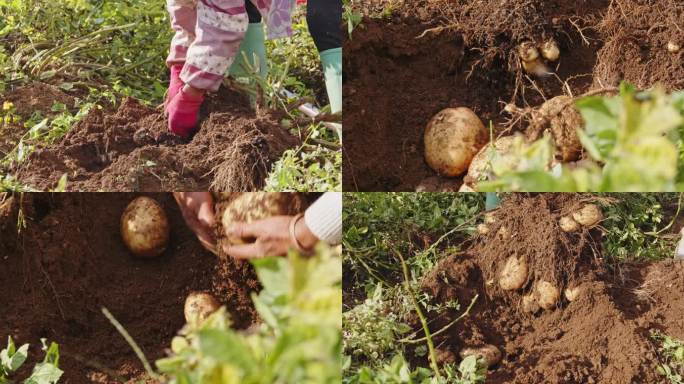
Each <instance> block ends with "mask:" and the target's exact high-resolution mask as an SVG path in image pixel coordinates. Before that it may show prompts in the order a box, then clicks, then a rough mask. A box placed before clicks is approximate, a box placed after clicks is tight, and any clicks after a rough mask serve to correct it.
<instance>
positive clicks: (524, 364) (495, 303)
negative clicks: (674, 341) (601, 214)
mask: <svg viewBox="0 0 684 384" xmlns="http://www.w3.org/2000/svg"><path fill="white" fill-rule="evenodd" d="M584 199H585V198H583V197H578V196H577V195H569V194H558V195H552V194H548V195H536V196H520V195H516V196H512V197H511V198H509V199H506V200H504V202H503V203H502V206H501V207H500V208H499V209H498V210H496V211H494V217H495V218H496V222H495V223H494V224H489V228H490V231H489V232H488V233H487V234H485V235H476V237H475V238H474V239H472V240H471V241H470V243H469V246H467V247H466V251H464V252H463V253H460V254H453V255H450V256H448V257H445V258H444V259H442V260H441V261H440V262H439V263H438V265H437V266H436V267H435V269H434V270H433V271H431V272H430V273H429V274H428V275H427V276H426V277H425V279H424V280H423V281H422V289H423V290H424V291H425V292H427V293H429V294H430V295H431V296H432V297H434V302H435V303H444V302H446V301H450V300H454V299H457V300H458V302H459V303H460V305H461V309H460V310H459V311H458V312H454V311H452V312H446V313H444V314H440V315H432V316H431V318H430V319H429V321H430V324H431V325H430V327H431V330H432V332H433V333H434V332H436V331H437V330H439V329H441V328H442V327H444V326H446V325H447V324H449V323H450V322H451V321H452V320H454V319H456V318H457V317H458V316H459V315H460V314H461V313H462V311H463V310H464V309H465V308H466V307H467V305H468V304H469V303H470V302H471V300H472V299H473V298H474V297H475V295H479V297H478V299H477V301H476V302H475V304H474V306H473V307H472V309H471V311H470V313H469V314H468V315H467V316H466V317H464V318H463V319H461V320H460V321H458V322H457V323H455V324H454V325H453V326H452V327H451V328H449V329H448V331H446V332H443V333H441V334H439V335H437V336H435V337H434V341H435V346H436V348H437V355H438V360H440V363H445V362H455V363H458V361H460V357H458V356H459V353H460V351H461V350H462V349H463V348H466V347H480V346H483V345H485V344H492V345H494V346H496V347H497V348H498V349H499V350H500V351H501V352H502V354H503V358H502V360H501V361H500V362H499V363H498V364H496V365H494V366H493V367H491V368H490V369H489V372H488V375H487V382H488V383H606V384H607V383H611V384H628V383H665V382H666V380H665V379H664V377H663V376H660V375H659V374H658V373H657V372H656V367H657V365H658V364H659V360H658V355H657V346H656V344H655V343H654V342H653V341H651V339H650V338H649V334H650V332H651V331H652V330H657V331H661V332H663V333H665V334H667V335H669V336H671V337H675V338H678V339H683V338H684V316H682V314H684V295H682V292H684V262H682V261H674V260H669V261H662V262H654V263H644V264H621V265H620V266H618V267H617V268H609V267H608V266H607V265H606V264H605V263H604V262H603V258H602V257H601V247H600V239H601V230H600V228H598V227H594V228H582V229H580V230H579V231H576V232H571V233H566V232H563V231H562V230H561V229H560V227H559V225H558V219H559V218H560V217H561V216H564V215H567V214H568V213H570V212H573V211H575V210H576V209H577V208H579V207H581V206H582V205H583V204H586V203H588V201H587V200H584ZM502 228H505V229H503V230H502ZM511 255H515V256H517V257H519V258H525V259H526V260H527V262H528V265H529V274H528V279H527V281H526V283H525V284H524V286H523V288H521V289H518V290H512V291H503V290H502V289H501V288H500V287H499V284H498V281H499V279H498V276H499V271H500V269H501V268H502V265H503V264H504V262H505V260H506V259H507V258H508V257H509V256H511ZM539 281H549V282H552V283H553V284H555V285H556V286H557V287H560V292H561V299H560V300H559V301H558V302H557V304H556V305H555V306H554V307H553V308H551V309H544V310H539V311H537V312H534V313H530V312H529V311H526V310H525V309H524V306H523V304H522V297H523V295H525V294H527V293H528V292H531V291H532V290H533V289H534V286H535V284H536V283H537V282H539ZM577 286H579V287H580V288H579V289H580V290H579V295H578V297H577V298H576V299H573V301H571V302H570V301H568V300H567V299H566V298H565V297H564V294H563V291H564V289H565V288H566V287H577ZM414 328H415V329H417V330H418V329H420V325H419V324H418V323H417V322H416V324H414ZM418 335H419V336H421V335H422V332H420V333H418ZM416 337H418V336H416ZM414 363H416V364H419V365H427V361H424V360H420V359H417V358H416V361H414Z"/></svg>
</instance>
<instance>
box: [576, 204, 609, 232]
mask: <svg viewBox="0 0 684 384" xmlns="http://www.w3.org/2000/svg"><path fill="white" fill-rule="evenodd" d="M572 218H573V219H574V220H575V221H576V222H578V223H579V224H581V225H582V226H584V227H593V226H595V225H596V224H598V223H599V222H600V221H601V220H603V212H602V211H601V208H599V206H598V205H596V204H587V205H585V206H583V207H582V208H581V209H580V210H578V211H577V212H574V213H573V214H572Z"/></svg>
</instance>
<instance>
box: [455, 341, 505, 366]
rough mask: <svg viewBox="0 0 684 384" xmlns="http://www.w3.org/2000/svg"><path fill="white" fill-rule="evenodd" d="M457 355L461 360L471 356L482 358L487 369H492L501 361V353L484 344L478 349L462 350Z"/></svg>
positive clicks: (492, 346)
mask: <svg viewBox="0 0 684 384" xmlns="http://www.w3.org/2000/svg"><path fill="white" fill-rule="evenodd" d="M459 355H460V356H461V358H463V359H465V358H466V357H468V356H473V355H474V356H477V357H478V358H482V359H484V361H485V362H486V363H487V367H492V366H494V365H496V364H497V363H498V362H499V361H501V351H500V350H499V348H497V347H495V346H494V345H491V344H485V345H484V346H482V347H479V348H472V347H471V348H463V349H462V350H461V352H460V353H459Z"/></svg>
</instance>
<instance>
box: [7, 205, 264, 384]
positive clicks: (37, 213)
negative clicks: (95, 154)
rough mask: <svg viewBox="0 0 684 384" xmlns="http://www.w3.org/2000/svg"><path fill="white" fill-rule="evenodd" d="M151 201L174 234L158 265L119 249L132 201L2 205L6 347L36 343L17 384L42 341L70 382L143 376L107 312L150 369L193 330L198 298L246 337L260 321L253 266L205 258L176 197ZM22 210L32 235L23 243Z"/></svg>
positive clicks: (37, 354) (156, 261) (38, 354)
mask: <svg viewBox="0 0 684 384" xmlns="http://www.w3.org/2000/svg"><path fill="white" fill-rule="evenodd" d="M20 196H23V197H20ZM149 196H150V197H152V198H154V199H155V200H156V201H157V202H159V203H160V204H161V206H162V207H163V209H164V210H165V212H166V214H167V216H168V219H169V224H170V230H171V233H170V242H169V244H168V247H167V249H166V251H164V253H162V254H161V255H160V256H158V257H156V258H152V259H149V258H148V259H145V258H139V257H135V256H133V255H132V254H131V253H130V252H129V251H128V250H127V249H126V247H125V245H124V243H123V241H122V240H121V234H120V230H119V228H120V217H121V214H122V213H123V211H124V209H125V207H126V206H127V204H128V203H129V202H130V201H132V200H133V199H134V198H135V197H136V195H134V194H128V193H110V194H101V193H97V194H88V193H84V194H47V193H40V194H23V195H15V196H14V197H11V198H10V199H9V200H6V201H5V203H4V204H0V238H1V239H2V241H0V291H2V292H3V295H2V305H1V310H0V339H1V340H3V343H4V342H6V340H7V337H8V336H12V337H13V338H14V340H15V341H16V342H17V343H18V344H21V343H30V344H31V349H30V358H29V361H28V362H27V363H26V364H25V365H24V367H23V368H22V369H21V371H20V372H19V373H18V375H17V377H26V376H28V374H29V373H30V369H32V367H33V365H34V363H35V362H37V361H41V360H42V358H43V352H42V351H41V350H40V338H47V339H48V340H49V341H54V342H56V343H58V344H59V346H60V353H61V358H60V368H61V369H62V370H64V372H65V373H64V375H63V377H62V380H61V381H63V382H67V383H75V384H81V383H91V382H97V383H115V382H120V381H118V380H115V378H116V376H118V377H121V378H123V379H133V378H139V377H141V375H142V374H143V367H142V365H141V363H140V362H139V360H138V359H137V358H136V356H135V354H134V352H133V350H132V349H131V347H130V346H129V345H128V344H127V343H126V341H125V340H124V339H123V338H122V337H121V335H120V334H119V333H118V332H117V331H116V330H115V329H114V326H113V325H112V324H111V323H110V322H109V321H108V320H107V318H106V317H105V316H104V315H103V314H102V312H101V308H102V307H106V308H107V309H108V310H109V311H110V312H111V313H112V314H113V315H114V317H116V319H117V320H118V321H119V322H120V323H121V324H122V325H123V326H124V328H125V329H126V330H127V331H128V333H129V334H130V335H131V336H132V337H133V339H134V340H135V341H136V342H137V343H138V344H139V345H140V347H141V348H142V350H143V352H144V353H145V355H146V357H147V358H148V360H150V361H152V362H153V361H154V360H155V359H158V358H160V357H163V356H165V349H166V348H169V346H170V343H171V339H172V337H173V336H174V335H175V334H176V332H177V331H179V330H180V329H181V327H182V326H183V325H184V324H185V320H184V318H183V305H184V302H185V298H186V297H187V295H188V294H189V293H190V292H193V291H203V292H208V293H211V294H213V296H214V297H216V298H217V299H218V301H219V302H220V303H221V304H222V305H225V306H226V307H227V309H228V312H229V313H230V315H231V319H232V321H233V324H234V326H235V327H236V328H238V329H244V328H248V327H249V326H250V325H252V324H254V323H255V322H256V321H257V315H256V312H255V310H254V307H253V304H252V299H251V296H250V295H251V293H252V292H255V291H258V290H259V289H260V285H259V283H258V280H257V279H256V275H255V273H254V271H253V269H252V267H251V265H250V264H249V263H247V262H237V261H233V260H231V259H219V258H217V257H216V256H214V255H213V254H211V253H210V252H208V251H207V250H205V249H204V248H203V247H202V246H201V245H200V243H199V241H198V240H197V238H196V237H195V235H194V234H193V233H192V232H191V231H190V229H188V227H187V226H186V224H185V222H184V220H183V218H182V216H181V213H180V211H179V209H178V207H177V205H176V203H175V201H174V200H173V197H172V196H171V195H170V194H154V195H149ZM20 206H21V207H22V210H23V214H24V216H25V217H26V227H25V228H23V229H21V233H20V234H17V215H18V212H19V207H20ZM3 347H4V346H3ZM103 367H104V368H103ZM105 369H108V370H105Z"/></svg>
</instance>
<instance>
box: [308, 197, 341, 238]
mask: <svg viewBox="0 0 684 384" xmlns="http://www.w3.org/2000/svg"><path fill="white" fill-rule="evenodd" d="M304 221H305V223H306V226H307V227H308V228H309V230H310V231H311V232H312V233H313V234H314V235H315V236H316V237H317V238H318V239H320V240H321V241H324V242H326V243H328V244H339V243H340V242H342V193H340V192H326V193H324V194H323V196H321V197H320V198H319V199H318V200H316V202H314V203H313V204H312V205H311V206H310V207H309V209H307V210H306V213H305V214H304Z"/></svg>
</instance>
